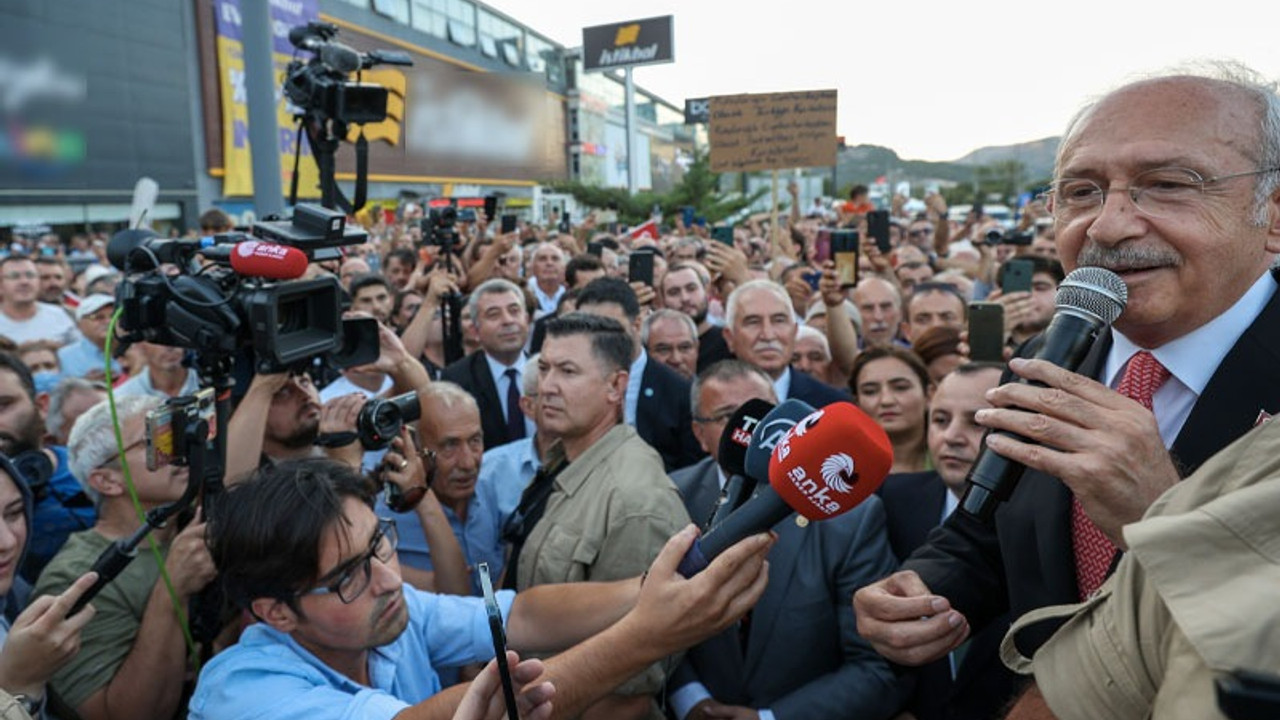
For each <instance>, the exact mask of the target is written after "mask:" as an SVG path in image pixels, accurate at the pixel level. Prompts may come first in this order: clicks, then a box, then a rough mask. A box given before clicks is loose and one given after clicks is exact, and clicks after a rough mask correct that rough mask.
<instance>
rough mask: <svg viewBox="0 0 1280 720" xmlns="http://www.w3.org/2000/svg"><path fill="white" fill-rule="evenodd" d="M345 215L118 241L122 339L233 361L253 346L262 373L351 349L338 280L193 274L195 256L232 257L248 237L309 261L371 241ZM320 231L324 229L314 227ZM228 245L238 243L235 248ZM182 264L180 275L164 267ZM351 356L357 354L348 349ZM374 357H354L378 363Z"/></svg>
mask: <svg viewBox="0 0 1280 720" xmlns="http://www.w3.org/2000/svg"><path fill="white" fill-rule="evenodd" d="M345 221H346V218H345V216H343V215H342V213H339V212H335V211H330V210H325V209H324V208H320V207H315V206H310V207H307V206H301V205H300V206H299V207H298V211H297V213H296V214H295V221H294V222H292V223H289V222H285V223H281V222H265V223H257V224H255V225H254V226H253V227H252V228H251V230H250V233H251V236H250V235H245V234H243V233H229V234H225V235H218V236H215V237H213V238H202V239H182V240H168V239H164V238H160V237H158V236H156V235H155V234H154V233H151V232H150V231H143V230H124V231H121V232H119V233H116V235H115V236H113V237H112V238H111V242H110V243H109V244H108V247H107V255H108V257H109V258H110V259H111V262H112V264H113V265H115V266H116V267H117V268H118V269H120V270H121V271H122V272H124V273H125V279H124V281H123V282H121V283H120V285H119V286H118V287H117V288H116V302H117V305H118V306H119V307H120V308H121V310H122V317H121V323H120V325H121V328H122V329H123V330H124V331H126V335H125V337H124V340H125V341H126V342H136V341H138V340H145V341H147V342H152V343H156V344H158V345H168V346H171V347H181V348H187V349H190V350H195V351H197V352H199V353H202V354H204V353H207V354H209V355H211V356H221V357H227V356H230V355H232V354H233V353H235V352H236V351H238V350H240V349H241V348H252V350H253V351H254V354H255V357H256V359H257V370H258V371H259V372H280V371H282V370H284V369H286V368H288V367H290V366H294V365H297V364H300V363H302V362H304V361H307V360H310V359H311V358H313V357H315V356H318V355H324V354H337V353H339V352H340V351H342V350H343V349H344V333H343V326H344V323H343V321H342V291H341V288H340V286H339V284H338V281H337V279H336V278H333V277H324V278H315V279H311V280H288V281H271V280H266V279H263V278H257V277H246V276H244V275H241V274H239V273H237V272H236V271H234V270H233V269H232V268H231V267H230V260H229V259H228V261H227V264H222V263H221V262H219V261H215V262H214V263H213V264H211V265H208V266H205V267H203V268H200V269H199V271H194V270H193V265H194V264H195V258H196V255H197V254H200V253H204V254H205V255H206V258H207V257H218V256H226V257H228V258H229V257H230V255H231V254H232V253H233V252H234V250H229V251H228V250H227V248H228V244H230V243H239V242H243V241H246V240H249V239H251V238H260V239H263V240H269V241H275V242H277V243H278V244H281V245H288V246H289V247H292V248H296V249H298V250H301V251H302V252H303V253H305V254H306V256H307V258H308V259H315V258H316V256H317V254H320V255H324V254H326V251H333V252H337V251H336V250H335V249H334V248H336V247H337V246H338V245H356V244H361V243H363V242H365V240H366V239H367V235H366V234H365V233H364V232H363V231H359V230H350V229H348V228H346V227H345ZM320 226H323V227H324V228H325V230H324V231H323V232H317V231H316V230H317V228H318V227H320ZM229 247H230V248H235V247H237V246H236V245H235V244H231V245H229ZM166 264H167V265H168V266H169V267H175V268H177V273H176V274H171V272H169V271H166V270H165V269H163V268H161V265H166ZM347 349H348V350H349V349H350V348H347ZM371 349H372V350H373V353H374V354H373V357H372V358H370V359H365V358H366V357H367V356H368V353H367V351H366V352H365V357H361V358H354V359H352V360H353V361H356V360H363V361H364V362H372V361H373V360H374V359H376V343H374V346H373V348H371Z"/></svg>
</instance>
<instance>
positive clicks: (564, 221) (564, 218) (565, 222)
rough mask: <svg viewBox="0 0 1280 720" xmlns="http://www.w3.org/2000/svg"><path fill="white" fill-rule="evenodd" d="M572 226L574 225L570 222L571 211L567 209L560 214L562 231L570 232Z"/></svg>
mask: <svg viewBox="0 0 1280 720" xmlns="http://www.w3.org/2000/svg"><path fill="white" fill-rule="evenodd" d="M571 227H572V226H571V224H570V222H569V211H568V210H565V211H564V212H563V213H562V214H561V215H560V232H562V233H567V232H569V230H570V229H571Z"/></svg>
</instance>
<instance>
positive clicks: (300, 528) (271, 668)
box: [190, 459, 770, 720]
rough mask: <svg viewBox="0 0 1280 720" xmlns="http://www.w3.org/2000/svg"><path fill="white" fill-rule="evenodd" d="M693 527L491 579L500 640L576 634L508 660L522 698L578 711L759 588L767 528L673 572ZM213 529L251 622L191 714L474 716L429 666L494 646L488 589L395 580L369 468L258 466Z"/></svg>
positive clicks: (202, 685)
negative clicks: (613, 576)
mask: <svg viewBox="0 0 1280 720" xmlns="http://www.w3.org/2000/svg"><path fill="white" fill-rule="evenodd" d="M693 537H694V533H693V529H692V528H691V527H690V528H686V529H685V530H683V531H681V532H680V533H678V534H677V535H676V536H675V537H674V538H672V540H671V541H670V542H669V543H668V544H667V546H666V547H665V548H664V550H663V552H662V553H661V554H660V555H659V557H658V559H657V560H656V561H655V562H654V564H653V565H652V566H651V567H650V570H649V572H648V573H646V575H645V576H643V577H635V578H630V579H626V580H619V581H616V582H610V583H575V584H570V585H547V586H542V587H538V588H533V589H531V590H528V591H526V592H522V593H520V594H519V595H516V594H515V593H512V592H510V591H505V590H504V591H499V593H498V596H497V600H498V605H499V608H500V610H501V612H502V617H503V618H504V620H505V626H506V637H507V640H508V641H509V643H510V645H511V647H513V648H515V649H517V650H520V651H534V650H543V651H546V650H555V649H559V648H563V647H566V646H569V645H573V644H574V643H578V644H577V645H575V646H574V647H571V648H570V649H569V650H566V651H565V652H563V653H561V654H560V655H558V656H556V657H554V658H552V659H550V660H547V661H546V663H545V672H542V673H541V674H540V675H539V674H538V673H539V670H541V669H543V666H541V665H540V664H539V663H537V662H533V663H521V664H519V665H517V666H516V667H515V668H513V672H514V674H515V675H516V680H517V683H518V685H519V686H520V688H521V689H520V691H519V692H520V700H519V703H520V709H521V710H522V711H524V712H526V713H527V712H529V711H530V710H532V709H534V708H536V709H537V711H538V712H540V713H546V712H547V711H546V710H545V709H544V707H545V703H546V701H547V698H548V696H549V694H550V693H551V692H554V705H553V708H552V709H553V711H554V714H555V716H556V717H571V716H574V715H576V714H577V713H579V712H581V710H582V709H583V708H584V707H586V706H587V705H588V704H589V703H590V702H591V701H592V700H594V699H596V698H599V697H601V696H602V695H603V694H604V693H606V692H608V691H609V690H610V689H611V688H612V687H613V686H615V685H617V684H618V683H621V682H622V681H623V680H624V679H626V678H627V677H628V676H630V675H632V674H634V673H635V672H637V671H638V670H639V669H640V668H642V667H644V666H645V665H647V664H649V663H652V662H654V661H655V660H657V659H660V658H662V657H664V656H666V655H667V654H669V653H672V652H675V651H676V650H678V649H680V648H683V647H687V646H688V645H690V644H692V643H694V642H696V641H698V640H700V639H702V638H703V637H705V636H707V635H709V634H710V633H712V632H715V631H717V630H719V629H722V628H724V627H725V626H726V625H728V624H729V623H731V622H733V620H734V619H736V618H737V617H738V616H740V615H741V614H742V613H743V612H745V610H746V609H747V608H748V607H749V606H750V605H751V604H752V603H754V602H755V600H756V599H758V597H759V595H760V593H761V592H762V591H763V589H764V583H765V577H764V574H763V570H764V562H763V558H764V554H765V553H766V552H767V550H768V547H769V545H770V540H769V539H768V537H767V536H764V535H755V536H752V537H751V538H748V539H747V540H744V541H743V542H741V543H739V544H737V545H735V546H734V547H732V548H730V549H729V550H728V551H726V552H725V554H723V555H721V556H720V557H718V558H717V559H716V561H715V562H713V563H712V565H711V566H710V567H709V568H708V569H707V570H706V571H704V572H703V573H702V574H699V575H697V576H695V577H694V578H693V579H691V580H684V579H682V578H680V577H679V575H678V574H677V573H676V572H675V567H676V565H677V564H678V562H679V560H680V558H681V557H682V556H683V554H684V552H685V551H686V550H687V549H688V547H689V546H690V544H691V543H692V540H693ZM209 540H210V545H211V547H212V552H213V556H214V559H215V562H216V564H217V567H218V570H219V572H220V573H221V575H222V577H223V579H224V581H225V583H226V588H227V592H228V596H229V597H230V598H231V599H232V600H233V601H234V602H236V603H237V604H238V605H240V606H241V607H243V608H245V609H247V610H248V611H249V612H251V613H252V614H253V615H254V616H255V617H256V618H257V619H258V620H259V622H258V623H256V624H254V625H252V626H250V627H249V628H248V629H247V630H245V632H244V634H243V635H242V636H241V638H240V641H239V643H238V644H236V645H235V646H233V647H231V648H229V649H227V650H225V651H223V652H222V653H220V654H219V655H217V656H215V657H214V659H213V660H212V661H211V662H210V663H209V664H208V665H206V666H205V668H204V670H203V672H202V673H201V677H200V681H199V683H198V685H197V690H196V694H195V696H194V697H193V698H192V701H191V704H190V717H192V718H195V719H199V720H222V719H224V718H225V719H232V718H235V719H240V718H246V719H247V718H307V719H308V720H314V719H317V718H338V717H344V718H347V717H359V718H370V719H373V718H392V717H399V718H401V719H402V720H403V719H404V718H449V717H458V718H461V717H466V718H470V717H474V716H471V715H463V714H459V715H455V714H454V713H455V710H456V709H457V706H458V703H459V700H460V698H461V697H462V695H463V693H464V692H466V687H464V686H460V687H456V688H449V689H447V690H443V691H442V690H441V687H440V683H439V680H438V677H437V673H436V668H438V667H443V666H448V665H457V664H462V663H467V662H474V661H483V660H487V659H489V658H490V657H492V655H493V645H492V639H491V637H490V633H489V628H488V623H487V619H486V612H485V608H484V603H483V601H482V600H481V599H480V598H475V597H457V596H445V595H434V594H431V593H424V592H419V591H417V590H415V589H413V588H412V587H410V586H408V585H405V584H403V582H402V581H401V577H400V568H399V563H398V561H397V560H396V558H395V548H396V541H397V534H396V531H395V529H394V524H393V523H390V522H388V521H385V520H381V519H379V518H378V517H377V516H376V515H375V514H374V511H373V504H372V498H371V496H370V495H369V488H368V484H367V483H366V482H365V481H364V480H363V478H361V477H360V476H359V475H358V474H356V473H355V472H354V471H352V470H351V469H350V468H349V467H347V466H345V465H342V464H338V463H334V462H330V461H326V460H314V459H313V460H300V461H293V462H288V463H281V464H280V465H276V466H274V467H269V468H263V469H262V470H260V471H259V472H258V473H256V474H255V475H254V476H253V477H252V478H249V479H248V480H246V481H245V482H243V483H240V484H238V485H236V486H234V487H232V488H230V489H229V490H228V491H227V492H226V493H225V494H224V495H223V496H222V498H221V500H220V504H219V508H218V513H216V519H215V522H214V523H213V524H212V525H211V526H210V532H209ZM606 628H607V629H606ZM596 633H599V634H596ZM534 680H537V681H538V682H532V681H534ZM547 682H550V683H551V684H552V685H553V686H554V690H553V689H552V688H549V687H547V685H546V683H547ZM543 716H545V715H538V717H543Z"/></svg>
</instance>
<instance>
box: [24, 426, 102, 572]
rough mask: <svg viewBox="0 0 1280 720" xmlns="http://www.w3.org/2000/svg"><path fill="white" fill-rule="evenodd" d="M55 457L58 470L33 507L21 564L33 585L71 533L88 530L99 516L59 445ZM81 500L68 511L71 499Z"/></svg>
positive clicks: (56, 446)
mask: <svg viewBox="0 0 1280 720" xmlns="http://www.w3.org/2000/svg"><path fill="white" fill-rule="evenodd" d="M46 449H47V450H52V451H53V454H54V455H55V456H56V457H57V467H55V468H54V469H53V477H51V478H49V486H48V488H49V492H48V493H47V494H45V496H44V497H43V498H41V499H40V502H38V503H36V505H35V512H34V513H33V514H32V517H31V525H32V528H31V532H29V533H28V535H27V558H26V560H25V561H24V563H25V565H24V567H23V574H24V575H26V576H27V577H29V578H30V579H31V581H32V582H35V578H36V575H37V574H38V573H39V572H40V569H41V568H43V567H44V566H45V563H48V562H49V561H50V560H52V559H53V556H54V555H56V554H58V550H59V549H60V548H61V547H62V544H63V543H64V542H66V541H67V536H68V535H70V534H71V533H73V532H80V531H81V530H88V529H89V528H91V527H93V525H94V523H96V522H97V521H98V513H97V512H96V511H95V510H94V509H93V503H92V501H90V500H89V499H88V498H87V497H84V496H81V493H83V492H84V489H83V488H81V487H80V481H78V480H76V478H75V476H74V475H72V474H71V467H70V464H69V463H68V462H67V449H66V448H65V447H62V446H61V445H52V446H50V447H48V448H46ZM77 496H80V499H79V502H78V503H75V504H73V506H71V507H68V502H70V501H71V500H72V498H76V497H77Z"/></svg>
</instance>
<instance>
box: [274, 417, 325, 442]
mask: <svg viewBox="0 0 1280 720" xmlns="http://www.w3.org/2000/svg"><path fill="white" fill-rule="evenodd" d="M319 435H320V421H319V420H318V419H312V420H302V421H299V423H298V424H297V425H295V426H294V427H293V430H292V432H290V433H289V434H287V435H285V436H283V437H279V438H276V442H278V443H280V445H282V446H284V447H286V448H289V449H290V450H298V449H301V448H304V447H310V446H311V445H314V444H315V442H316V438H317V437H319Z"/></svg>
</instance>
